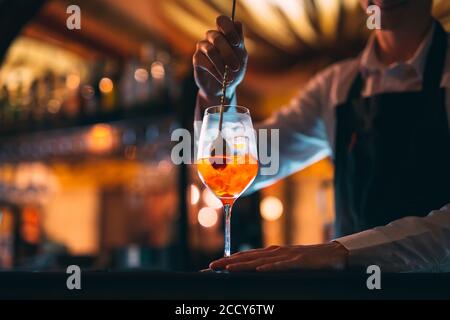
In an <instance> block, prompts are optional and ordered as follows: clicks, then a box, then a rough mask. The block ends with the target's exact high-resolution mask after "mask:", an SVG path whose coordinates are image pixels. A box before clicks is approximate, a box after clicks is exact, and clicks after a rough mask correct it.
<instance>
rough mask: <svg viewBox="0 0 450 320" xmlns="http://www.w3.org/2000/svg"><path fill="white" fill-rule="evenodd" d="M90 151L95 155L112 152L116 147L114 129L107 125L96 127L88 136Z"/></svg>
mask: <svg viewBox="0 0 450 320" xmlns="http://www.w3.org/2000/svg"><path fill="white" fill-rule="evenodd" d="M87 140H88V145H89V150H90V151H92V152H95V153H103V152H107V151H110V150H111V149H112V147H113V145H114V134H113V129H112V128H111V127H110V126H109V125H106V124H98V125H95V126H94V127H93V128H92V129H91V130H90V131H89V133H88V135H87Z"/></svg>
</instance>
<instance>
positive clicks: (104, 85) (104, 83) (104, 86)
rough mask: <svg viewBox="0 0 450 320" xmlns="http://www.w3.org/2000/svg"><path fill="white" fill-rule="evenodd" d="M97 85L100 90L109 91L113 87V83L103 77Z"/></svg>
mask: <svg viewBox="0 0 450 320" xmlns="http://www.w3.org/2000/svg"><path fill="white" fill-rule="evenodd" d="M98 87H99V88H100V91H101V92H103V93H110V92H111V91H112V90H113V88H114V84H113V82H112V80H111V79H110V78H106V77H105V78H102V79H101V80H100V82H99V84H98Z"/></svg>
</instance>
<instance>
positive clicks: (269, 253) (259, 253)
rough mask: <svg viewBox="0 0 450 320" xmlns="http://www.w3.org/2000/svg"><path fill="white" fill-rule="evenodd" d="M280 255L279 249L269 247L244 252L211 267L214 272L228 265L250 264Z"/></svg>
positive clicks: (218, 261)
mask: <svg viewBox="0 0 450 320" xmlns="http://www.w3.org/2000/svg"><path fill="white" fill-rule="evenodd" d="M276 254H279V252H278V247H269V248H264V249H256V250H249V251H244V252H239V253H236V254H234V255H232V256H231V257H229V258H222V259H219V260H216V261H213V262H212V263H211V264H210V265H209V267H210V268H211V269H214V270H222V269H225V268H226V267H227V266H228V265H231V264H235V263H240V262H250V261H253V260H256V259H259V258H270V257H273V256H274V255H276Z"/></svg>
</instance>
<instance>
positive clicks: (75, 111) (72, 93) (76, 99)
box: [64, 73, 81, 119]
mask: <svg viewBox="0 0 450 320" xmlns="http://www.w3.org/2000/svg"><path fill="white" fill-rule="evenodd" d="M64 80H65V81H64V87H65V92H66V94H65V100H64V115H65V116H66V117H67V118H69V119H74V118H77V117H78V115H79V113H80V109H81V97H80V81H81V80H80V76H79V75H78V74H76V73H70V74H68V75H67V76H66V77H64Z"/></svg>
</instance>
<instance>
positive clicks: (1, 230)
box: [0, 207, 15, 270]
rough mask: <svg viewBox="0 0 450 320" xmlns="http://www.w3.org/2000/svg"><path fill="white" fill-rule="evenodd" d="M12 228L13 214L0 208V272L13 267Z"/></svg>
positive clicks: (13, 225)
mask: <svg viewBox="0 0 450 320" xmlns="http://www.w3.org/2000/svg"><path fill="white" fill-rule="evenodd" d="M14 228H15V220H14V215H13V213H12V212H11V211H10V210H8V208H6V207H0V270H8V269H12V268H13V267H14Z"/></svg>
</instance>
